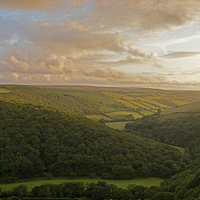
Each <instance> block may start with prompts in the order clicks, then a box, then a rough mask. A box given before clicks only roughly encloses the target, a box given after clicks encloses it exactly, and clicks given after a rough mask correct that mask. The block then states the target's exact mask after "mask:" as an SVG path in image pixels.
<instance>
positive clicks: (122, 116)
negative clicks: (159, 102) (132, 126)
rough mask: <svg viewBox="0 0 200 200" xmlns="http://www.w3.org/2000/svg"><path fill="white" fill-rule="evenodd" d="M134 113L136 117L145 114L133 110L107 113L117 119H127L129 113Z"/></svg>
mask: <svg viewBox="0 0 200 200" xmlns="http://www.w3.org/2000/svg"><path fill="white" fill-rule="evenodd" d="M130 114H132V115H133V117H134V118H141V117H142V116H143V115H141V114H139V113H136V112H133V111H117V112H112V113H106V115H107V116H110V117H112V118H117V119H126V118H127V116H128V115H130Z"/></svg>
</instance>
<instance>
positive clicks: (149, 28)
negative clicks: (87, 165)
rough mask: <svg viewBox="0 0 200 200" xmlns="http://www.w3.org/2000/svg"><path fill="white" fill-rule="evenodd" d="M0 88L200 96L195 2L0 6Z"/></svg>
mask: <svg viewBox="0 0 200 200" xmlns="http://www.w3.org/2000/svg"><path fill="white" fill-rule="evenodd" d="M0 84H25V85H91V86H109V87H146V88H147V87H148V88H160V89H181V90H188V89H191V90H200V0H0Z"/></svg>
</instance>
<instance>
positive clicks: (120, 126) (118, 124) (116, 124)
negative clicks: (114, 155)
mask: <svg viewBox="0 0 200 200" xmlns="http://www.w3.org/2000/svg"><path fill="white" fill-rule="evenodd" d="M128 122H131V121H125V122H108V123H105V124H106V125H107V126H109V127H111V128H115V129H119V130H123V129H124V126H125V124H126V123H128Z"/></svg>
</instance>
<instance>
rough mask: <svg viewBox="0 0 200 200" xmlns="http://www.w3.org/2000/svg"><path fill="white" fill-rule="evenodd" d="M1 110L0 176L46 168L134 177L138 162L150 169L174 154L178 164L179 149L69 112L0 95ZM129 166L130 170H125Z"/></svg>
mask: <svg viewBox="0 0 200 200" xmlns="http://www.w3.org/2000/svg"><path fill="white" fill-rule="evenodd" d="M0 110H1V112H0V122H1V123H0V165H1V168H0V177H18V178H29V177H32V176H35V175H42V174H43V173H44V172H47V173H49V172H50V173H52V174H53V175H54V176H69V175H70V174H74V173H75V174H77V175H78V176H89V175H90V174H94V173H95V174H96V175H98V176H100V175H102V174H103V173H109V174H110V175H112V176H114V177H115V178H132V177H133V176H139V175H140V168H141V167H142V166H146V168H148V169H149V174H148V175H149V176H151V175H153V173H154V172H153V171H151V169H150V166H151V164H152V163H157V165H158V170H161V169H162V166H163V163H164V161H165V160H173V161H174V164H176V165H177V166H178V167H179V168H180V169H181V162H180V160H179V156H180V154H179V152H178V151H177V150H175V149H174V150H172V148H171V147H169V146H165V145H162V144H161V143H157V142H154V141H151V140H146V139H142V138H140V137H137V136H134V135H131V134H128V133H124V132H122V131H117V130H114V129H111V128H109V127H107V126H105V125H102V124H100V123H98V122H95V121H93V120H89V119H87V118H85V117H82V116H79V115H75V114H72V113H70V112H65V111H60V110H56V109H53V108H47V107H44V106H41V105H33V104H20V103H17V102H6V101H0ZM114 166H119V167H120V171H121V172H122V174H121V175H120V176H118V175H117V176H115V175H114V174H113V172H114V171H113V167H114ZM121 169H123V170H121ZM126 171H127V172H126ZM129 172H130V173H131V176H127V175H126V174H127V173H129ZM156 175H157V176H160V177H162V173H157V174H156ZM167 177H170V173H168V174H167Z"/></svg>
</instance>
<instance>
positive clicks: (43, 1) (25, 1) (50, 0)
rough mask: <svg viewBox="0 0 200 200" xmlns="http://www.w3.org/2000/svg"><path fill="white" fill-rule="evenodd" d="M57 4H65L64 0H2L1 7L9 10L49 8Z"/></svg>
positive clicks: (0, 0)
mask: <svg viewBox="0 0 200 200" xmlns="http://www.w3.org/2000/svg"><path fill="white" fill-rule="evenodd" d="M56 4H61V5H62V6H63V5H65V4H64V0H56V1H55V0H35V1H33V0H17V1H16V0H6V1H5V0H0V5H1V7H2V8H6V9H9V10H15V9H23V10H49V9H53V8H54V9H55V6H56Z"/></svg>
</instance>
